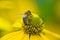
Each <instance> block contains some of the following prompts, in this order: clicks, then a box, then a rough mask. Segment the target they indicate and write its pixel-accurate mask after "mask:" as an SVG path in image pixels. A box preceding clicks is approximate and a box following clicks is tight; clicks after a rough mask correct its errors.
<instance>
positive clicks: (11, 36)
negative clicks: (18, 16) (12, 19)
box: [1, 31, 24, 40]
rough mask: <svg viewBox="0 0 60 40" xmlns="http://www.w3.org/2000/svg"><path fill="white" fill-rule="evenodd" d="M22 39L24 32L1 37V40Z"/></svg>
mask: <svg viewBox="0 0 60 40" xmlns="http://www.w3.org/2000/svg"><path fill="white" fill-rule="evenodd" d="M23 37H24V32H23V31H19V32H13V33H10V34H7V35H5V36H4V37H2V38H1V40H21V39H22V38H23Z"/></svg>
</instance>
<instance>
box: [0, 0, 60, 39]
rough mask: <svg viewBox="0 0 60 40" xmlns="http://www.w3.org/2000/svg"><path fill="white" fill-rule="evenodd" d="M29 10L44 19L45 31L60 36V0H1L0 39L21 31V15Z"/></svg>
mask: <svg viewBox="0 0 60 40" xmlns="http://www.w3.org/2000/svg"><path fill="white" fill-rule="evenodd" d="M27 10H31V12H32V13H37V14H38V15H39V16H40V17H41V18H42V20H43V21H44V22H45V26H46V27H45V29H47V30H50V31H52V32H55V33H57V34H60V0H0V38H1V37H3V36H4V35H6V34H8V33H11V32H14V31H19V30H20V26H21V23H22V16H21V15H19V14H24V12H26V11H27Z"/></svg>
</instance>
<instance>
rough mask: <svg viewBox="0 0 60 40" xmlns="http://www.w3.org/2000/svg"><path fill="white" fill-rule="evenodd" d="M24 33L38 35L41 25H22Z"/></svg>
mask: <svg viewBox="0 0 60 40" xmlns="http://www.w3.org/2000/svg"><path fill="white" fill-rule="evenodd" d="M23 29H24V31H25V33H27V34H32V35H39V33H40V32H42V26H41V25H40V24H37V25H25V26H23Z"/></svg>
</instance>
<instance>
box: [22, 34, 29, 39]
mask: <svg viewBox="0 0 60 40" xmlns="http://www.w3.org/2000/svg"><path fill="white" fill-rule="evenodd" d="M21 40H29V35H28V34H24V37H23V38H22V39H21Z"/></svg>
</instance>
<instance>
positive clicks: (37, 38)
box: [30, 35, 41, 40]
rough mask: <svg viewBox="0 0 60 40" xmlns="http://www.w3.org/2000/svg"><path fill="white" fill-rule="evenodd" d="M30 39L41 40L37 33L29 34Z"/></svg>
mask: <svg viewBox="0 0 60 40" xmlns="http://www.w3.org/2000/svg"><path fill="white" fill-rule="evenodd" d="M30 40H41V37H40V36H38V35H31V37H30Z"/></svg>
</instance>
